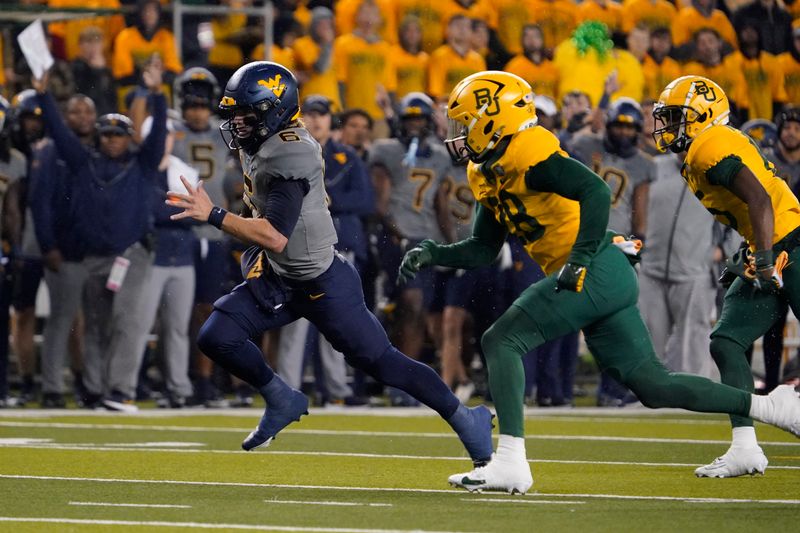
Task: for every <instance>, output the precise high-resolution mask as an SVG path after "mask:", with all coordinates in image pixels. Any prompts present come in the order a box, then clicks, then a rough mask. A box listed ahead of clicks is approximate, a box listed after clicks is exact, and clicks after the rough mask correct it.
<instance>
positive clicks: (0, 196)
mask: <svg viewBox="0 0 800 533" xmlns="http://www.w3.org/2000/svg"><path fill="white" fill-rule="evenodd" d="M26 172H27V162H26V160H25V156H24V155H22V152H20V151H19V150H15V149H14V148H11V150H10V154H9V157H8V161H2V160H0V224H1V223H2V220H3V204H4V203H5V202H4V200H5V197H6V193H7V192H8V188H9V187H11V185H12V184H14V183H15V182H17V181H18V180H20V179H22V178H24V177H25V173H26Z"/></svg>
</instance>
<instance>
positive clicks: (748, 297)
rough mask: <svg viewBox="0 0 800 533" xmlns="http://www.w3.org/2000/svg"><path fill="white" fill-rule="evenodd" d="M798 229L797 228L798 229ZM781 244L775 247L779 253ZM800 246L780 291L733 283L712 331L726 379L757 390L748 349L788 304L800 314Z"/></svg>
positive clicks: (737, 420) (737, 421) (735, 419)
mask: <svg viewBox="0 0 800 533" xmlns="http://www.w3.org/2000/svg"><path fill="white" fill-rule="evenodd" d="M795 231H797V230H795ZM780 251H781V243H778V245H776V246H775V254H776V256H777V254H778V253H779V252H780ZM798 261H800V248H795V249H794V250H792V251H791V252H789V265H788V266H787V267H786V268H784V270H783V284H784V285H783V289H782V290H781V291H780V292H777V293H768V292H764V291H759V290H757V289H756V288H755V287H753V286H752V285H750V284H748V283H746V282H745V281H743V280H742V279H741V278H736V280H735V281H734V282H733V283H732V284H731V286H730V288H729V289H728V292H726V293H725V299H724V300H723V303H722V314H721V316H720V318H719V321H718V322H717V323H716V325H715V326H714V329H713V330H712V331H711V356H712V357H713V358H714V361H715V362H716V363H717V367H719V373H720V377H721V379H722V382H723V383H725V384H727V385H731V386H732V387H736V388H738V389H742V390H746V391H749V392H753V375H752V372H751V370H750V365H749V364H748V363H747V358H746V357H745V351H746V350H747V349H748V348H749V347H750V345H751V344H753V343H754V342H755V341H756V340H757V339H758V338H760V337H761V336H763V335H764V334H765V333H766V332H767V330H768V329H769V328H770V327H772V324H774V323H775V321H776V320H777V319H778V318H779V317H780V315H781V309H783V307H784V306H785V305H786V304H788V305H789V306H790V307H791V308H792V311H793V312H794V314H795V315H796V316H800V265H798ZM731 424H732V425H733V426H734V427H737V426H752V425H753V420H752V419H750V418H747V417H740V416H735V415H734V416H731Z"/></svg>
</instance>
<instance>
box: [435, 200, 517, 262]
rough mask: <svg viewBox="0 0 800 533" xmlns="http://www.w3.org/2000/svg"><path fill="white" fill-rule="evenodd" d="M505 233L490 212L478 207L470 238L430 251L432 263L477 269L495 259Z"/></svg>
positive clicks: (503, 240) (480, 206)
mask: <svg viewBox="0 0 800 533" xmlns="http://www.w3.org/2000/svg"><path fill="white" fill-rule="evenodd" d="M506 235H507V231H506V229H505V228H504V227H503V226H501V225H500V223H499V222H497V220H495V218H494V216H493V214H492V213H491V211H489V210H488V209H487V208H485V207H484V206H483V205H478V208H477V212H476V213H475V223H474V225H473V227H472V236H471V237H470V238H468V239H465V240H463V241H459V242H456V243H453V244H443V245H439V246H437V247H436V248H435V249H434V250H432V251H431V255H432V256H433V257H432V258H433V263H434V264H436V265H441V266H446V267H452V268H466V269H472V268H479V267H482V266H487V265H490V264H492V262H493V261H494V260H495V259H497V255H498V254H499V253H500V249H501V248H502V247H503V243H504V242H505V240H506Z"/></svg>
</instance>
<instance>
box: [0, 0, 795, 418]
mask: <svg viewBox="0 0 800 533" xmlns="http://www.w3.org/2000/svg"><path fill="white" fill-rule="evenodd" d="M3 3H4V4H9V3H8V2H3ZM20 4H37V5H46V6H47V7H48V8H49V9H50V10H60V9H64V10H69V9H73V10H76V13H77V14H78V15H80V16H77V18H70V19H68V20H64V21H56V22H51V23H50V24H48V25H47V30H46V31H47V37H48V44H49V46H50V50H51V53H52V54H53V56H54V58H55V64H54V66H53V67H52V68H51V69H50V71H49V73H48V75H47V76H46V77H45V79H42V80H34V79H32V77H31V73H30V71H29V69H28V66H27V64H26V62H25V60H24V57H23V55H22V53H21V51H20V50H19V49H18V45H17V44H16V39H15V36H16V35H17V34H18V33H19V32H20V31H21V30H22V29H23V28H24V25H21V24H19V25H15V24H11V23H4V22H2V21H1V19H0V26H1V27H2V29H3V32H2V36H3V40H2V42H0V45H1V46H0V61H2V65H0V66H2V68H0V87H1V89H0V94H3V95H4V96H5V97H6V98H7V99H6V98H2V97H0V129H1V130H2V133H0V195H2V218H1V221H0V224H1V226H0V229H1V230H2V238H3V249H2V255H3V259H2V273H3V277H2V286H1V287H0V406H15V405H25V404H33V405H41V406H43V407H50V408H54V407H63V406H64V405H66V402H67V401H68V400H70V398H73V397H74V398H75V400H76V401H77V402H78V403H79V404H80V405H83V406H86V407H89V408H106V409H112V410H119V411H133V410H135V409H136V402H137V401H142V400H147V399H156V400H157V402H158V404H159V405H161V406H163V407H184V406H189V405H202V406H206V407H224V406H228V405H234V406H248V405H251V404H252V399H251V396H252V394H251V393H252V391H250V390H249V389H248V386H247V385H245V384H243V383H239V382H237V381H236V380H235V379H232V378H231V377H229V376H227V375H226V374H225V373H224V372H223V371H221V369H218V368H214V366H213V364H212V363H211V361H210V360H209V359H207V358H206V357H205V356H204V355H203V354H202V353H201V352H200V351H199V350H198V348H197V347H196V343H194V342H193V340H192V339H193V337H194V335H195V334H196V332H197V329H198V328H199V326H200V325H201V324H202V323H203V321H204V320H205V318H207V317H208V315H209V314H210V312H211V309H212V305H213V303H214V301H215V300H216V299H217V298H219V297H220V296H222V295H223V294H225V293H226V292H227V291H228V290H230V289H231V288H232V287H233V286H235V285H236V284H238V283H240V282H241V281H242V280H241V273H240V269H239V265H238V263H239V257H240V255H241V252H242V251H243V245H242V244H241V243H237V242H235V241H233V240H231V239H229V238H227V237H226V236H225V235H224V234H222V232H220V231H219V230H217V229H215V228H213V227H212V226H209V225H207V224H192V223H187V222H175V221H172V220H171V219H170V215H171V214H174V210H172V209H171V208H168V207H166V206H165V205H164V204H163V199H164V197H165V195H166V194H167V192H168V191H170V190H173V191H181V190H182V187H183V186H182V184H181V183H180V180H179V176H181V175H183V176H185V177H186V178H187V179H189V180H190V181H191V182H193V183H197V182H199V181H201V180H202V182H203V184H204V186H205V188H206V190H207V191H208V192H209V194H210V195H211V198H212V200H213V201H214V203H215V204H216V205H220V206H223V207H225V208H226V209H228V210H231V211H238V210H239V209H240V208H241V202H242V201H241V196H242V190H243V189H242V187H243V176H242V171H241V167H240V164H239V161H238V158H237V157H236V154H235V153H234V152H232V151H231V150H230V148H229V147H228V146H227V144H226V143H225V142H224V141H223V139H222V137H221V136H220V134H219V131H218V126H219V119H218V117H217V104H218V102H219V98H220V93H221V87H224V85H225V82H226V81H227V79H228V77H229V76H230V75H231V74H232V73H233V72H234V71H235V70H236V69H237V68H238V67H239V66H241V65H242V64H244V63H246V62H247V61H251V60H263V59H269V60H272V61H277V62H280V63H282V64H284V65H285V66H287V67H288V68H290V69H291V70H292V71H293V72H294V73H295V75H296V77H297V79H298V80H299V82H300V96H301V102H302V106H301V113H302V119H303V121H304V123H305V125H306V127H307V128H308V129H309V131H310V132H311V134H312V135H313V136H314V138H315V139H317V140H318V141H319V143H320V144H321V145H322V147H323V154H324V157H325V162H326V167H325V181H326V188H327V191H328V195H329V201H330V203H329V208H330V210H331V214H332V215H333V217H334V221H335V225H336V229H337V232H338V237H339V244H338V248H339V249H340V251H341V252H343V253H345V254H347V255H348V256H349V257H350V258H351V259H352V260H353V262H354V264H355V265H356V266H357V268H358V269H359V272H360V274H361V276H362V280H363V285H364V290H365V294H366V295H367V302H368V304H369V305H370V306H371V307H372V308H373V310H375V311H376V312H377V314H378V315H379V316H380V318H381V320H382V321H384V322H385V324H386V326H387V328H388V329H389V331H390V333H391V336H392V337H393V341H394V342H395V344H396V345H397V346H398V348H399V349H400V350H401V351H403V352H404V353H406V354H407V355H409V356H410V357H413V358H415V359H420V360H423V361H425V362H428V363H430V364H431V365H434V366H435V367H436V368H437V369H439V371H440V373H441V376H442V378H443V379H444V381H445V382H446V383H447V384H448V385H449V386H451V387H452V388H453V389H454V390H455V391H456V393H457V395H458V396H459V397H460V399H462V400H464V401H466V400H467V399H469V397H470V396H472V395H473V394H486V390H485V389H486V387H485V383H484V382H485V374H484V369H483V364H482V359H481V354H480V343H479V342H477V341H476V339H478V340H479V339H480V335H481V333H482V332H483V331H484V330H485V328H486V327H488V325H489V324H491V323H492V321H493V320H494V319H496V318H497V317H498V316H499V315H500V314H501V313H502V312H503V311H504V310H505V309H506V308H507V307H508V306H509V305H510V304H511V302H512V301H513V300H514V298H515V297H516V296H518V295H519V294H520V293H521V291H522V290H524V289H525V288H526V287H527V286H529V285H530V284H531V283H532V282H534V281H536V280H537V279H540V278H541V277H542V276H543V274H542V272H541V270H540V269H539V268H538V266H537V265H536V264H535V263H533V262H532V261H531V260H530V258H529V257H528V256H527V255H526V253H525V252H524V250H523V249H522V247H521V246H520V245H519V244H518V243H516V242H515V241H514V240H513V239H512V240H510V242H509V244H508V245H507V246H506V247H505V248H504V249H503V252H502V253H501V254H500V256H499V257H498V260H497V261H496V263H495V264H494V265H492V266H491V267H489V268H486V269H483V270H480V271H475V272H464V271H448V270H437V271H432V272H429V273H426V274H425V275H422V276H419V278H418V279H417V280H415V282H414V283H412V284H411V285H407V286H403V287H398V286H396V284H395V277H396V272H397V267H398V265H399V261H400V259H401V258H402V254H403V253H404V251H405V250H407V249H409V247H411V246H413V245H414V244H416V243H417V242H419V241H420V240H422V239H425V238H434V239H436V240H440V241H454V240H459V239H462V238H465V237H466V236H468V235H469V234H470V224H471V217H472V213H473V211H474V207H475V199H474V197H473V196H472V193H471V191H470V189H469V186H468V184H467V181H466V171H465V169H464V168H463V167H454V166H452V164H451V163H450V160H449V158H448V157H447V155H446V151H445V150H444V148H443V145H442V141H441V139H442V138H443V137H444V135H445V133H446V132H445V127H444V120H443V112H442V109H443V107H442V106H443V103H445V102H446V100H447V96H448V94H449V92H450V90H451V89H452V87H453V86H454V85H455V84H456V83H457V82H458V81H459V80H460V79H462V78H463V77H465V76H467V75H469V74H472V73H474V72H477V71H481V70H486V69H499V70H506V71H509V72H512V73H515V74H517V75H519V76H520V77H522V78H524V79H525V80H527V81H528V82H530V84H531V85H532V87H533V88H534V91H535V93H536V100H535V103H536V108H537V115H538V117H539V124H540V125H541V126H543V127H545V128H547V129H549V130H551V131H553V132H555V133H556V134H557V135H558V137H559V139H560V140H561V142H562V146H563V147H564V149H565V150H567V151H568V152H569V154H570V155H571V156H573V157H575V158H576V159H579V160H580V161H582V162H583V163H584V164H586V165H587V166H589V167H590V168H592V169H593V170H594V171H595V172H597V174H598V175H600V176H601V177H602V178H603V179H604V180H605V181H606V182H607V183H608V184H609V186H610V187H611V190H612V199H613V203H612V212H611V218H610V227H611V229H614V230H615V231H618V232H619V233H621V234H625V235H634V236H636V237H637V238H640V239H642V240H643V241H644V243H645V250H646V252H645V254H644V258H643V261H642V264H641V270H640V286H641V294H640V303H641V309H642V313H643V315H644V318H645V321H646V323H647V326H648V328H649V329H650V331H651V334H652V335H653V339H654V341H655V345H656V349H657V351H658V353H659V356H661V357H662V358H663V360H664V361H665V362H666V364H667V365H668V366H669V367H670V368H671V369H672V370H675V371H685V372H692V373H697V374H702V375H706V376H709V377H715V376H718V375H717V374H716V369H715V367H714V364H713V361H712V360H711V357H710V355H709V352H708V337H709V333H710V329H711V326H712V324H713V321H714V317H715V315H716V310H717V305H718V303H719V298H720V297H719V295H720V294H721V293H722V291H723V290H724V289H723V288H720V287H718V285H717V281H716V280H717V277H718V270H719V268H720V265H721V263H722V262H723V261H724V259H725V257H727V256H728V255H729V254H731V253H733V252H734V251H735V250H736V249H737V248H738V247H739V246H740V242H737V241H736V240H735V239H734V238H733V235H732V234H731V232H730V231H725V230H724V229H723V228H722V227H721V226H719V225H717V224H715V223H714V221H713V219H712V217H711V215H710V214H709V213H707V212H706V211H705V210H704V209H703V208H702V207H701V206H700V204H699V203H698V202H695V201H692V199H691V198H688V197H687V196H688V193H687V189H686V187H685V184H684V181H683V178H682V177H681V175H680V165H681V162H680V161H678V159H677V157H676V156H674V155H666V154H661V153H659V152H658V151H657V150H656V148H655V145H654V142H653V139H652V136H651V133H652V131H653V120H652V115H651V111H652V106H653V104H654V103H655V101H656V100H657V98H658V95H659V92H660V90H661V89H662V88H663V87H664V86H665V85H666V84H667V83H668V82H669V81H671V80H672V79H674V78H676V77H678V76H680V75H683V74H688V73H692V74H699V75H703V76H706V77H709V78H711V79H713V80H715V81H716V82H717V83H719V84H720V86H722V88H723V89H724V90H725V91H726V93H727V94H728V96H729V98H730V100H731V105H732V111H733V122H734V124H735V125H736V126H739V127H741V128H742V129H743V130H744V131H745V132H746V133H748V134H749V135H750V136H751V137H752V138H753V140H754V142H756V143H758V144H759V145H760V146H761V147H762V150H763V151H764V154H765V155H766V156H767V157H768V158H769V160H770V161H772V162H773V163H774V164H775V165H776V167H777V169H778V172H779V174H780V176H781V177H782V178H784V179H786V180H787V181H788V183H789V185H790V186H791V187H792V189H793V190H794V191H795V192H796V193H797V192H798V190H800V109H799V108H798V107H796V106H799V105H800V18H797V17H800V2H799V1H795V2H793V3H791V4H789V3H784V2H779V1H776V0H755V1H751V2H746V1H745V2H742V1H737V0H731V1H729V2H723V3H719V4H718V3H717V2H716V0H694V1H691V2H690V1H687V0H679V1H677V2H676V3H674V4H673V3H671V2H669V1H667V0H627V1H625V2H622V3H618V2H615V1H611V0H583V2H577V3H576V2H573V1H571V0H493V1H489V0H441V1H431V0H340V1H336V2H332V1H314V0H308V1H305V0H278V1H275V2H273V3H272V4H273V6H274V8H275V9H274V10H273V12H272V17H271V19H267V20H271V21H272V26H271V30H272V35H273V41H274V42H273V44H272V46H271V48H270V49H269V50H266V49H265V46H264V33H265V28H264V20H265V19H264V18H263V17H260V16H255V15H248V14H245V13H242V12H237V9H241V8H246V7H259V6H262V5H263V3H262V2H258V1H253V0H221V1H219V2H203V1H197V0H196V1H193V2H186V4H188V5H190V6H196V5H204V4H210V5H222V6H224V7H226V8H228V9H227V10H226V12H225V13H224V14H222V15H202V14H192V13H189V14H186V15H184V17H183V20H182V21H181V26H182V31H181V41H180V42H179V43H178V42H176V39H175V35H174V34H173V32H172V31H171V28H172V27H173V20H172V17H173V15H172V12H173V9H172V8H173V7H174V6H172V5H171V3H170V2H163V1H162V2H159V1H158V0H140V1H138V2H126V1H119V0H87V1H80V2H79V1H75V0H49V1H42V0H40V1H28V2H21V3H19V4H17V5H4V9H6V8H8V9H9V10H11V9H15V8H16V9H23V8H28V9H30V7H29V6H25V5H20ZM87 10H93V11H92V12H91V13H87ZM179 50H180V52H179ZM44 293H46V295H47V298H44V299H43V298H42V297H41V296H42V294H44ZM37 295H39V298H38V299H37ZM43 301H44V302H45V303H46V304H47V305H42V302H43ZM37 303H38V304H39V309H37ZM342 319H343V320H346V317H343V318H342ZM785 322H786V321H785V320H784V321H783V322H782V323H780V324H778V325H777V326H776V327H774V328H773V330H772V331H770V333H769V334H768V335H767V336H766V337H765V339H764V349H763V352H764V360H765V362H764V367H765V371H766V372H765V375H764V376H763V389H764V390H766V391H768V390H771V388H774V387H775V386H776V385H777V384H778V383H779V382H780V381H781V380H784V379H797V378H798V374H799V372H798V369H797V364H796V361H792V362H790V363H789V364H784V359H785V357H784V353H785V352H786V350H784V347H783V337H784V327H785ZM39 336H41V337H39ZM39 338H41V342H36V340H37V339H39ZM8 339H10V344H9V342H7V340H8ZM578 345H579V339H578V336H577V335H571V336H568V337H566V338H563V339H559V340H557V341H553V342H550V343H548V344H547V345H545V346H542V347H540V348H539V349H537V350H535V351H534V352H533V353H531V354H529V355H528V356H527V357H526V359H525V367H526V375H527V381H528V392H529V396H530V398H531V402H535V403H537V404H538V405H541V406H560V405H571V404H572V403H573V401H574V394H575V393H576V392H577V393H580V392H581V389H580V388H576V385H575V374H576V366H577V364H578V361H579V358H578ZM262 346H263V348H264V354H265V357H267V358H269V359H270V361H271V363H272V366H273V367H275V368H277V369H278V371H279V373H280V374H281V375H282V376H283V377H284V379H285V380H286V381H287V382H288V383H289V384H290V385H292V386H293V387H297V388H300V387H301V386H302V387H305V389H306V390H307V391H309V392H311V393H313V394H314V396H315V398H316V399H317V401H318V402H319V403H321V404H324V403H335V404H343V405H363V404H365V403H368V402H370V401H371V400H370V397H371V396H376V395H381V394H382V391H380V390H376V387H375V384H374V383H372V382H370V381H369V380H367V379H365V378H364V377H363V376H361V375H359V374H358V373H357V372H356V373H353V371H352V370H349V369H348V368H346V366H345V364H344V361H343V359H342V357H341V355H340V354H337V353H335V351H334V350H333V348H332V347H331V346H330V345H329V344H327V343H326V342H325V341H324V339H322V338H320V336H319V334H318V333H317V332H316V331H315V330H314V328H313V326H310V325H309V324H308V323H304V322H303V321H298V322H296V323H294V324H291V325H289V326H287V327H285V328H283V329H282V330H281V331H279V332H271V333H269V334H267V335H265V337H264V339H262ZM9 361H12V362H13V363H14V364H13V365H11V367H10V368H9V367H8V363H9ZM782 369H783V375H781V370H782ZM9 383H11V385H13V388H12V387H11V386H10V385H9ZM388 397H389V401H390V402H391V403H392V404H395V405H409V404H413V403H414V402H413V400H412V399H411V398H408V397H406V396H405V395H404V394H402V393H401V392H400V391H388ZM632 401H634V398H632V396H631V395H630V393H629V392H628V391H626V390H624V389H623V388H622V387H621V386H619V385H618V384H617V383H615V382H614V381H613V379H611V378H610V377H607V376H602V377H601V383H600V387H599V390H598V396H597V403H598V404H599V405H605V406H622V405H625V404H627V403H629V402H632Z"/></svg>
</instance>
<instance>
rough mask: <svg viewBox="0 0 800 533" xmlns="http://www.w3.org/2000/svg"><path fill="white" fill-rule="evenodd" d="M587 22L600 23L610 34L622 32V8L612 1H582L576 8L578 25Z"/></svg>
mask: <svg viewBox="0 0 800 533" xmlns="http://www.w3.org/2000/svg"><path fill="white" fill-rule="evenodd" d="M587 20H596V21H598V22H602V23H603V24H605V25H606V26H607V27H608V30H609V31H610V32H611V33H619V32H621V31H622V7H620V5H619V4H618V3H616V2H614V1H612V0H583V2H581V3H580V5H579V6H578V24H580V23H581V22H585V21H587Z"/></svg>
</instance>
